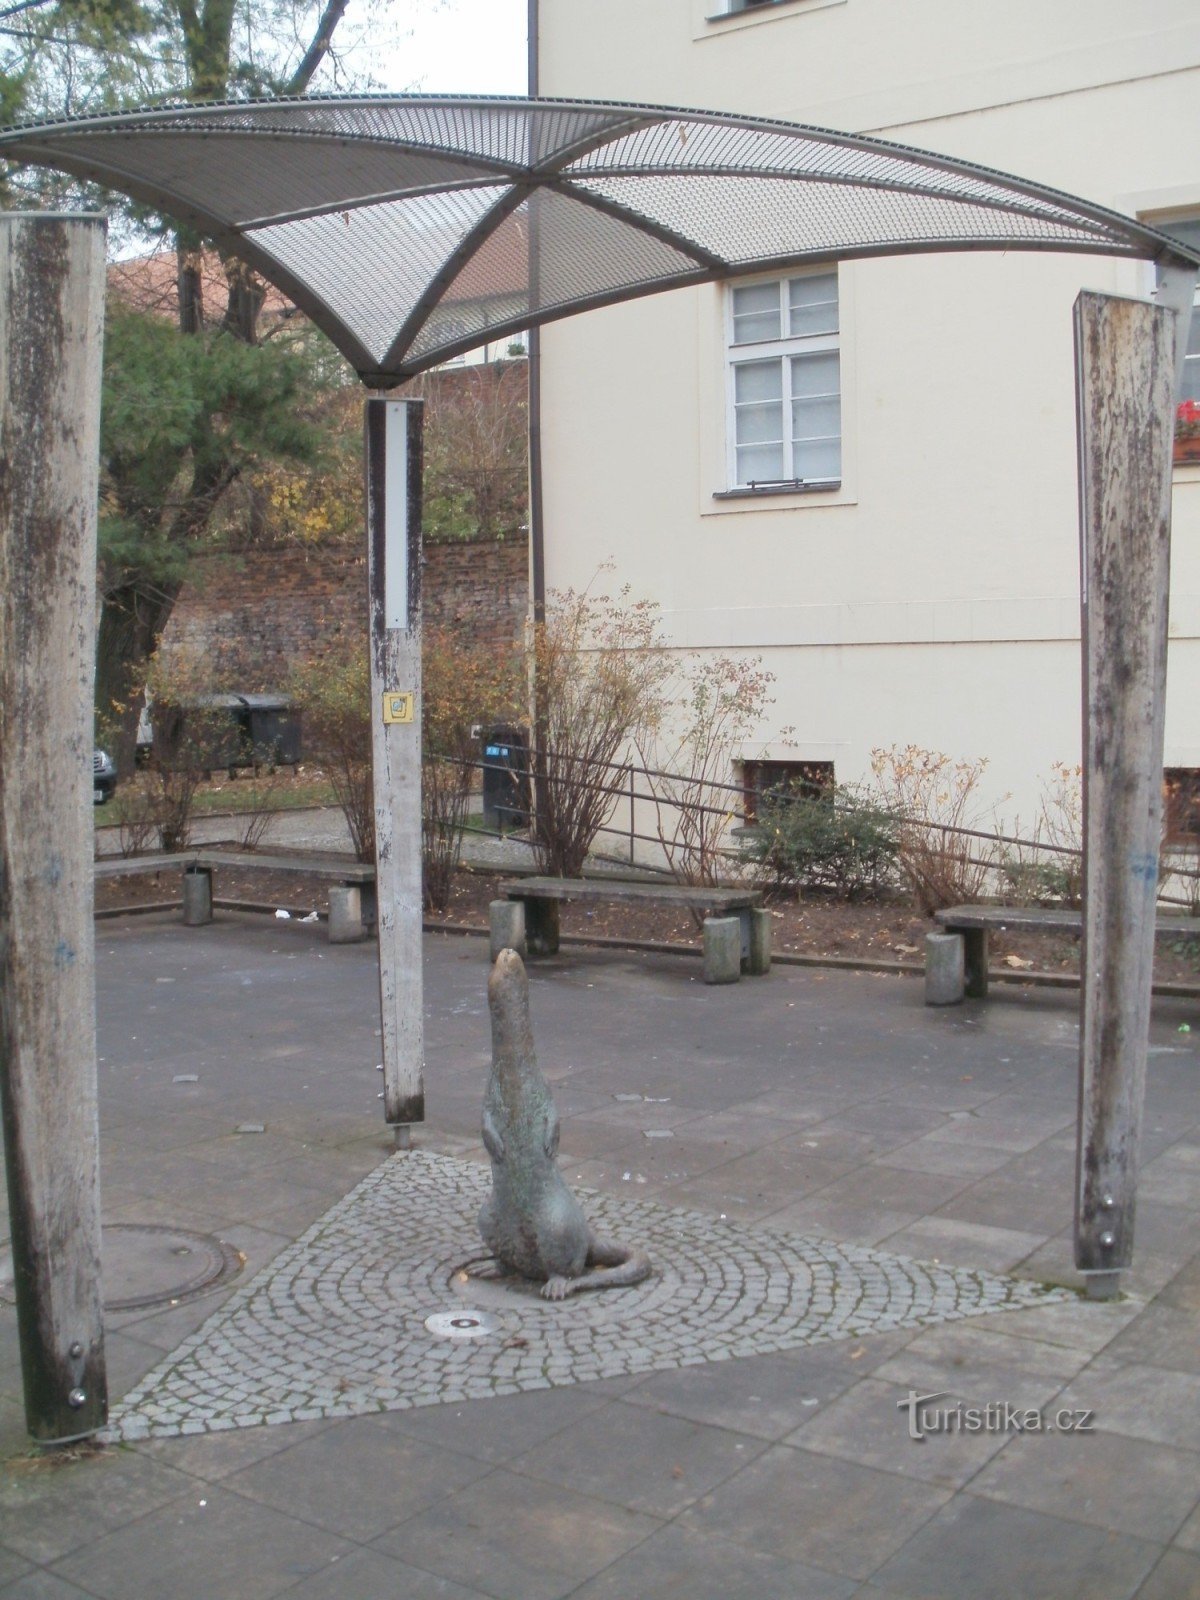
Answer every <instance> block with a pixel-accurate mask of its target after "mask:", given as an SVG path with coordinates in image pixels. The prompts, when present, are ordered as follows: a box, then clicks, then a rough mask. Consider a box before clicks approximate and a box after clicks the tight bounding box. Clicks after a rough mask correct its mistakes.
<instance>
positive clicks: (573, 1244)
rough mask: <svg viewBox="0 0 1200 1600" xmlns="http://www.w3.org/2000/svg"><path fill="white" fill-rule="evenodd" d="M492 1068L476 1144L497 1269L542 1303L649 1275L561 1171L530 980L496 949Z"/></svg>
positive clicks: (511, 954) (485, 1229)
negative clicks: (483, 1158) (533, 1285)
mask: <svg viewBox="0 0 1200 1600" xmlns="http://www.w3.org/2000/svg"><path fill="white" fill-rule="evenodd" d="M488 1006H489V1008H490V1010H491V1013H492V1071H491V1076H490V1077H489V1078H488V1085H487V1091H486V1093H485V1094H484V1097H483V1142H484V1145H485V1146H486V1147H487V1152H488V1155H489V1156H491V1158H492V1192H491V1194H490V1195H489V1196H488V1198H487V1200H485V1201H484V1204H483V1206H482V1208H481V1209H480V1212H479V1231H480V1233H481V1234H482V1235H483V1242H484V1244H486V1245H487V1247H488V1249H489V1250H490V1251H491V1253H492V1255H493V1256H494V1257H495V1258H496V1260H497V1261H499V1262H500V1264H501V1266H502V1267H505V1268H507V1269H508V1270H509V1271H510V1272H515V1273H519V1274H520V1275H521V1276H522V1277H525V1278H532V1279H534V1280H536V1281H538V1282H541V1283H542V1294H543V1296H544V1297H545V1298H546V1299H547V1300H564V1299H565V1298H566V1297H567V1296H568V1295H571V1294H578V1293H579V1292H580V1291H581V1290H583V1289H619V1288H622V1287H624V1286H625V1285H627V1284H634V1283H641V1281H642V1280H643V1279H644V1278H647V1277H649V1275H650V1272H651V1266H650V1261H649V1258H648V1257H647V1256H645V1255H643V1254H642V1252H641V1251H640V1250H632V1249H629V1248H627V1247H626V1246H624V1245H619V1244H611V1243H608V1242H607V1241H605V1240H602V1239H598V1238H597V1237H596V1235H595V1234H594V1233H593V1232H592V1230H591V1228H590V1227H589V1226H588V1222H587V1218H586V1217H585V1216H584V1214H583V1208H582V1207H581V1206H580V1204H579V1201H578V1200H576V1198H575V1196H574V1195H573V1194H572V1193H571V1191H570V1189H569V1188H568V1187H567V1185H566V1183H565V1181H564V1179H563V1176H562V1173H561V1172H559V1170H558V1165H557V1162H556V1160H555V1157H556V1156H557V1154H558V1133H559V1128H558V1112H557V1111H556V1110H555V1106H554V1101H553V1099H552V1098H551V1095H550V1089H549V1086H548V1085H547V1083H546V1080H545V1078H543V1077H542V1074H541V1071H540V1069H539V1067H538V1064H537V1056H536V1055H535V1053H534V1048H533V1030H532V1027H531V1026H530V1021H529V979H528V978H527V977H526V975H525V967H524V964H523V963H522V961H521V958H520V956H519V955H518V954H517V953H516V951H515V950H502V951H501V952H500V954H499V955H498V956H497V958H496V963H495V965H494V966H493V968H492V973H491V977H490V978H489V979H488Z"/></svg>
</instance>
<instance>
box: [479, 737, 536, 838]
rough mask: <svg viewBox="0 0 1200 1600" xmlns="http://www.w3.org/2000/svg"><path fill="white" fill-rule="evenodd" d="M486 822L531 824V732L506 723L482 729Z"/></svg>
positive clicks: (487, 824) (516, 825) (507, 825)
mask: <svg viewBox="0 0 1200 1600" xmlns="http://www.w3.org/2000/svg"><path fill="white" fill-rule="evenodd" d="M483 825H484V827H485V828H497V829H499V831H500V832H501V833H503V832H505V831H506V830H507V829H509V828H526V827H528V826H529V735H528V734H527V733H526V731H525V729H524V728H515V727H512V726H510V725H508V724H506V723H501V724H498V725H497V726H495V727H491V728H485V729H484V730H483Z"/></svg>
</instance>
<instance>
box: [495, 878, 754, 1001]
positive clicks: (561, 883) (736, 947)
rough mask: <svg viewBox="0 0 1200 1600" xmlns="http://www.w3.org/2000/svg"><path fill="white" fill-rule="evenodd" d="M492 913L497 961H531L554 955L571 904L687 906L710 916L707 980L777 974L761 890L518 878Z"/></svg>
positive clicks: (506, 885)
mask: <svg viewBox="0 0 1200 1600" xmlns="http://www.w3.org/2000/svg"><path fill="white" fill-rule="evenodd" d="M500 887H501V888H502V889H503V891H504V894H505V898H504V899H503V900H493V901H492V904H491V910H490V918H489V921H490V927H491V947H492V960H493V961H494V960H495V959H496V956H497V955H498V953H499V952H500V951H501V950H503V949H513V950H516V951H517V952H518V953H519V954H520V955H522V956H525V955H529V956H550V955H554V954H555V952H556V951H557V950H558V945H559V907H560V906H561V904H562V902H563V901H564V900H572V901H580V900H587V901H606V902H611V901H615V902H617V903H621V904H625V905H670V906H684V907H686V908H687V909H688V910H689V911H698V912H701V913H703V914H704V981H705V983H736V982H737V981H738V979H739V978H740V977H741V975H742V973H743V972H748V973H751V974H753V975H754V976H756V977H759V976H762V975H763V974H764V973H767V972H769V971H770V968H771V919H770V913H769V912H767V911H764V910H763V907H762V894H761V893H760V892H759V891H758V890H757V889H712V888H704V887H701V888H692V887H690V886H688V885H684V884H677V883H647V882H638V883H632V882H629V881H628V880H625V879H616V878H537V877H533V878H517V879H512V880H510V881H509V882H506V883H503V884H501V886H500Z"/></svg>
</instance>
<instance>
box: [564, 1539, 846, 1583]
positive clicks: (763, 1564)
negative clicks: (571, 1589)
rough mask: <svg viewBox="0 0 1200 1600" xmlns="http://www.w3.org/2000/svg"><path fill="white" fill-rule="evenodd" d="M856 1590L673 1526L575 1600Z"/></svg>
mask: <svg viewBox="0 0 1200 1600" xmlns="http://www.w3.org/2000/svg"><path fill="white" fill-rule="evenodd" d="M857 1589H858V1585H857V1584H856V1583H855V1581H854V1580H853V1579H852V1578H843V1577H838V1576H837V1575H836V1574H834V1573H832V1572H822V1571H820V1570H819V1569H818V1568H816V1567H812V1566H807V1565H805V1564H803V1563H801V1562H798V1561H787V1560H784V1559H781V1558H780V1557H779V1556H773V1555H770V1554H768V1553H767V1552H766V1551H764V1550H747V1549H746V1547H745V1546H744V1545H738V1544H734V1543H733V1542H732V1541H731V1540H728V1539H721V1538H717V1537H713V1536H711V1535H706V1534H702V1533H696V1532H695V1531H691V1530H688V1529H685V1528H681V1527H679V1526H678V1525H676V1524H672V1525H670V1526H668V1527H665V1528H663V1529H661V1531H659V1532H658V1533H653V1534H651V1535H650V1537H649V1538H648V1539H646V1540H645V1541H644V1542H643V1543H642V1544H640V1545H638V1547H637V1549H636V1550H634V1551H632V1552H631V1553H630V1554H629V1555H627V1556H623V1557H621V1558H620V1559H619V1560H617V1561H614V1562H613V1564H612V1565H611V1566H610V1567H608V1568H607V1569H606V1570H605V1571H604V1572H602V1573H601V1574H600V1575H599V1576H598V1577H596V1578H593V1579H592V1580H591V1582H590V1583H585V1584H584V1585H583V1587H582V1588H581V1589H578V1590H576V1592H575V1593H576V1600H630V1597H631V1596H634V1595H636V1596H637V1600H799V1597H803V1600H849V1597H850V1596H851V1595H853V1594H855V1593H856V1592H857Z"/></svg>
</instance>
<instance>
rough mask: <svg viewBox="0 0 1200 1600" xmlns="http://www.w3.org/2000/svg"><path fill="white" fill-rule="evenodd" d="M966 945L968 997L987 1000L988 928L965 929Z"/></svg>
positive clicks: (964, 940)
mask: <svg viewBox="0 0 1200 1600" xmlns="http://www.w3.org/2000/svg"><path fill="white" fill-rule="evenodd" d="M963 942H964V946H965V955H964V961H965V965H966V985H967V998H968V999H970V1000H986V999H987V992H988V931H987V929H986V928H966V929H964V930H963Z"/></svg>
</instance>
